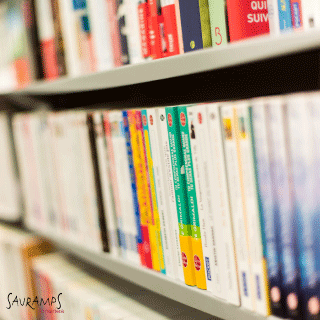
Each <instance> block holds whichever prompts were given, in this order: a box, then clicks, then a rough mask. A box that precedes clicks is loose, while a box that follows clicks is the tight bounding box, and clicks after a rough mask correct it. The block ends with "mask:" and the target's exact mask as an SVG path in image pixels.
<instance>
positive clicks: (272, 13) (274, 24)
mask: <svg viewBox="0 0 320 320" xmlns="http://www.w3.org/2000/svg"><path fill="white" fill-rule="evenodd" d="M267 5H268V18H269V29H270V35H271V36H279V35H280V20H279V9H278V0H267Z"/></svg>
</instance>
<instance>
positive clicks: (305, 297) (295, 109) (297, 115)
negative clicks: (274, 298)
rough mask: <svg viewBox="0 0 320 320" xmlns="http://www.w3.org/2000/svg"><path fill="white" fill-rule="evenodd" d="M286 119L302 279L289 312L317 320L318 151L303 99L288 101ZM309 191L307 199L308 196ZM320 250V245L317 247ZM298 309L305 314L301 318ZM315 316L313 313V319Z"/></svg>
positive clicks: (289, 301)
mask: <svg viewBox="0 0 320 320" xmlns="http://www.w3.org/2000/svg"><path fill="white" fill-rule="evenodd" d="M286 104H287V115H288V116H287V119H288V123H289V126H288V127H289V135H290V136H289V146H290V154H291V161H292V162H291V163H292V179H293V193H294V197H295V202H294V209H295V213H296V216H295V220H296V223H297V233H296V234H297V240H298V241H297V246H298V252H299V267H300V277H301V285H300V288H301V295H302V296H301V297H299V296H297V295H296V294H292V295H291V296H290V298H289V299H288V309H289V310H288V311H289V312H290V313H291V314H294V313H296V314H297V316H296V318H300V319H301V317H305V318H306V319H317V318H318V317H319V309H318V308H317V306H318V305H319V298H318V297H319V283H318V279H319V278H318V275H317V267H316V256H315V251H314V246H315V243H317V242H315V241H316V240H314V239H316V238H317V234H318V233H317V231H315V230H316V228H317V227H318V226H319V218H317V215H318V212H317V210H318V209H317V202H318V199H316V198H317V197H318V194H317V192H315V187H316V185H315V183H316V175H315V174H314V165H315V150H317V148H318V146H317V147H316V149H315V150H314V145H313V143H312V140H313V139H315V138H317V137H314V136H313V135H314V133H315V132H312V125H313V124H312V121H313V120H312V119H311V115H310V109H309V108H310V105H309V103H307V99H306V97H305V96H303V95H292V96H290V97H287V101H286ZM313 116H314V117H315V116H316V114H314V115H313ZM306 190H308V196H306ZM316 246H317V245H316ZM299 307H300V308H301V310H302V312H301V314H300V315H299V314H298V311H299ZM312 313H314V314H313V315H312Z"/></svg>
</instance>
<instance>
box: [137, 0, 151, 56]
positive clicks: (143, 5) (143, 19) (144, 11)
mask: <svg viewBox="0 0 320 320" xmlns="http://www.w3.org/2000/svg"><path fill="white" fill-rule="evenodd" d="M148 11H149V10H148V3H147V1H146V0H141V1H140V2H139V5H138V14H139V27H140V35H141V50H142V55H143V57H144V58H148V57H150V55H151V51H150V38H149V23H148V15H149V13H148Z"/></svg>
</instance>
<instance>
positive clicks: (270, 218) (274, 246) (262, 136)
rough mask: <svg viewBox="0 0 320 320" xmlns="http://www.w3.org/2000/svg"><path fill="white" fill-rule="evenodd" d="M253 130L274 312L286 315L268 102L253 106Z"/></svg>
mask: <svg viewBox="0 0 320 320" xmlns="http://www.w3.org/2000/svg"><path fill="white" fill-rule="evenodd" d="M250 114H251V125H252V128H251V132H252V145H253V153H254V162H255V173H256V184H257V190H258V203H259V211H260V223H261V228H262V242H263V251H264V253H263V255H264V257H266V261H267V272H268V282H269V295H270V298H271V299H270V303H271V310H272V313H273V314H276V315H280V316H283V311H282V303H281V268H280V259H279V249H280V245H279V221H278V220H279V219H278V218H279V217H278V216H277V215H276V212H275V201H274V196H273V185H272V181H271V174H270V173H271V165H270V158H269V146H268V132H267V127H266V106H265V104H264V102H263V101H262V102H259V103H256V104H255V105H254V106H253V107H252V108H251V109H250Z"/></svg>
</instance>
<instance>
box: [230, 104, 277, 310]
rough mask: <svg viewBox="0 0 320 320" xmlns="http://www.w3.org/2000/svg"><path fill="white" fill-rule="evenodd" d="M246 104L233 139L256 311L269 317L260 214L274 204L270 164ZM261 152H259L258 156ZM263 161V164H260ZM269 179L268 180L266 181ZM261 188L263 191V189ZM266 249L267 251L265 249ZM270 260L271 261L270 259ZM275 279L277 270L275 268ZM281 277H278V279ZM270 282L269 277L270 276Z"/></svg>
mask: <svg viewBox="0 0 320 320" xmlns="http://www.w3.org/2000/svg"><path fill="white" fill-rule="evenodd" d="M249 103H250V102H249ZM249 103H248V102H247V101H243V102H239V103H238V105H237V107H236V110H235V117H236V118H235V127H236V134H237V136H236V138H237V144H238V146H237V147H238V148H239V151H238V152H239V153H238V161H239V163H240V167H241V169H240V168H239V170H241V172H240V181H241V192H242V199H243V202H244V210H245V214H246V216H247V232H248V237H249V241H250V246H249V249H250V263H251V270H252V276H253V279H252V284H253V290H252V292H253V295H254V299H255V302H254V303H255V310H256V312H257V313H260V314H262V315H264V316H266V315H269V314H270V303H269V288H268V278H267V261H268V260H267V259H266V255H265V254H264V252H263V241H264V237H263V233H262V231H261V225H263V223H264V222H265V220H263V218H262V215H264V217H265V215H268V214H271V215H272V213H273V212H274V211H273V210H274V202H273V197H272V188H271V187H272V185H271V179H270V164H269V163H268V162H267V161H266V159H268V154H267V155H266V154H265V153H263V151H261V149H263V148H264V149H263V150H264V151H265V146H266V143H267V141H266V137H265V136H264V137H262V138H261V136H262V135H263V133H264V131H263V129H261V132H260V133H259V134H260V139H259V141H257V143H255V140H254V138H255V134H256V130H253V129H252V127H251V122H252V121H254V120H255V119H254V120H252V118H251V114H250V110H252V109H254V110H253V113H255V108H258V107H257V105H255V103H254V102H252V103H253V107H252V109H249V106H248V104H249ZM253 126H254V129H256V128H259V124H258V125H256V124H255V123H254V125H253ZM260 152H261V153H260ZM263 161H264V162H263ZM266 177H268V178H266ZM262 188H263V190H262ZM267 249H269V248H267ZM270 255H275V256H276V258H275V259H274V260H276V263H277V265H278V266H277V267H278V268H279V257H278V256H277V255H276V253H274V252H271V253H270ZM269 261H270V259H269ZM277 271H278V277H279V275H280V270H279V269H278V270H277ZM280 279H281V278H280V277H279V280H280ZM269 283H270V277H269Z"/></svg>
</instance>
